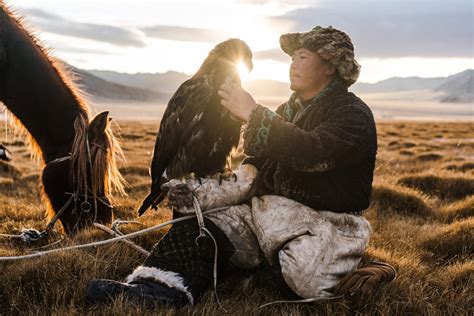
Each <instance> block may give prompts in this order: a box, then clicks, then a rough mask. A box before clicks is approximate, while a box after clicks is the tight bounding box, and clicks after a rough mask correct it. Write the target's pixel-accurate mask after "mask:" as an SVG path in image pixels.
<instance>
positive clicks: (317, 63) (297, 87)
mask: <svg viewBox="0 0 474 316" xmlns="http://www.w3.org/2000/svg"><path fill="white" fill-rule="evenodd" d="M291 60H292V61H291V67H290V83H291V86H290V88H291V90H293V91H295V92H298V93H300V94H305V93H309V92H310V91H313V90H316V89H318V88H320V87H324V86H325V85H326V84H327V83H329V82H330V80H331V78H332V75H333V74H334V67H333V66H331V65H330V64H329V63H328V62H326V61H325V60H324V59H322V58H321V56H319V54H318V53H315V52H312V51H310V50H308V49H306V48H300V49H297V50H295V52H294V53H293V55H292V56H291Z"/></svg>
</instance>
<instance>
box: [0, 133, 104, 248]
mask: <svg viewBox="0 0 474 316" xmlns="http://www.w3.org/2000/svg"><path fill="white" fill-rule="evenodd" d="M85 138H86V153H87V167H88V169H89V170H88V171H89V173H90V175H91V177H92V171H93V166H92V156H91V151H90V144H89V137H88V134H87V133H86V135H85ZM93 145H95V146H97V147H98V148H99V149H102V150H106V149H105V148H104V147H103V146H100V145H98V144H96V143H93ZM70 159H71V156H70V155H69V156H64V157H60V158H56V159H54V160H51V161H50V162H48V163H47V164H50V163H60V162H63V161H66V160H70ZM85 182H86V183H85V188H84V194H80V193H79V189H77V190H74V191H75V192H74V193H70V192H65V193H66V194H68V195H70V197H69V199H68V200H67V201H66V203H65V204H64V205H63V206H62V207H61V209H60V210H59V211H57V212H56V214H55V215H54V217H53V218H52V219H51V221H50V222H49V223H48V225H46V228H45V230H43V231H39V230H37V229H34V228H23V229H22V230H21V233H20V234H18V235H15V234H0V237H5V238H10V239H21V240H22V241H24V242H26V243H33V242H37V241H39V240H41V239H43V238H45V237H46V236H48V234H49V233H50V231H51V230H52V229H53V227H54V225H55V224H56V222H57V221H58V220H59V217H60V216H61V215H62V214H63V213H64V211H65V210H66V209H67V208H68V206H69V205H70V204H71V203H72V202H73V201H74V203H77V201H78V200H79V197H84V202H82V203H81V204H80V208H81V213H80V216H81V215H82V214H83V213H89V212H90V211H91V209H92V205H91V203H90V202H89V201H88V199H89V197H88V191H89V188H88V186H87V177H86V181H85ZM94 189H95V188H92V190H91V194H92V197H93V200H94V202H93V203H94V222H95V221H96V219H97V201H99V202H101V203H102V204H104V205H105V206H107V207H109V208H113V206H112V205H110V204H109V203H108V202H107V201H106V200H105V199H104V198H105V196H104V197H100V196H96V195H95V191H94ZM80 216H79V219H80ZM79 219H78V221H77V223H76V226H75V227H77V225H78V223H79ZM74 229H75V228H74Z"/></svg>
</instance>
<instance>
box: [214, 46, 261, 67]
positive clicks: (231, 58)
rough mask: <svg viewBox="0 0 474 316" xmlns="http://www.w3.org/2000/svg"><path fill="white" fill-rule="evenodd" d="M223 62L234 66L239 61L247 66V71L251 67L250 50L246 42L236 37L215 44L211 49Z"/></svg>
mask: <svg viewBox="0 0 474 316" xmlns="http://www.w3.org/2000/svg"><path fill="white" fill-rule="evenodd" d="M213 51H215V53H216V54H217V55H218V56H217V57H218V58H220V59H221V61H222V62H224V63H230V65H231V66H232V67H236V66H237V65H238V64H239V63H242V64H244V65H245V67H247V70H248V71H251V70H252V68H253V64H252V51H251V50H250V48H249V46H248V45H247V43H245V42H244V41H242V40H240V39H238V38H231V39H228V40H226V41H224V42H222V43H219V44H217V45H216V47H215V48H214V49H213Z"/></svg>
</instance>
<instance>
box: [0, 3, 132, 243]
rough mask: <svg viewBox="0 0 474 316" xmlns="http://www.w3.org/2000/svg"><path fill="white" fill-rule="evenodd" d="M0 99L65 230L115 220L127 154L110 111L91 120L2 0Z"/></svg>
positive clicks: (60, 73)
mask: <svg viewBox="0 0 474 316" xmlns="http://www.w3.org/2000/svg"><path fill="white" fill-rule="evenodd" d="M0 101H1V102H3V103H4V104H5V105H6V107H7V108H8V110H9V112H11V113H12V114H13V115H14V118H15V119H14V120H13V121H14V123H15V125H17V126H19V127H20V128H22V129H23V130H24V131H25V135H26V136H27V138H28V139H29V141H30V144H31V145H32V148H33V152H34V153H35V154H36V155H37V157H38V158H39V159H40V160H41V162H42V163H43V172H42V177H41V180H42V184H43V190H42V196H43V197H44V199H43V200H44V201H45V202H46V204H47V208H48V216H49V217H50V218H52V217H54V216H55V215H58V216H59V220H60V221H61V223H62V225H63V227H64V229H65V231H66V233H67V234H72V233H74V232H75V231H77V230H78V229H81V228H83V227H85V226H87V225H90V223H92V222H93V221H98V222H102V223H107V222H110V221H111V219H112V206H111V202H110V200H109V195H110V193H111V190H112V189H115V190H116V191H118V192H121V193H123V185H122V184H123V178H122V177H121V175H120V173H119V172H118V169H117V166H116V158H117V156H121V155H122V151H121V149H120V146H119V145H118V143H117V141H116V139H115V137H114V135H113V134H112V130H111V128H110V124H109V118H108V112H102V113H100V114H98V115H97V116H96V117H95V118H94V119H92V120H91V121H89V117H90V114H89V108H88V106H87V104H86V103H85V101H84V99H83V98H82V97H81V95H80V93H79V92H78V90H77V89H76V87H75V86H74V84H73V82H72V81H71V80H70V78H69V76H68V75H67V74H66V72H65V71H64V70H62V69H61V66H60V63H59V62H57V61H56V60H54V58H52V57H51V56H50V55H49V54H48V52H47V51H46V50H45V49H44V48H43V47H42V46H41V45H40V44H39V42H38V40H37V39H36V38H35V37H34V36H32V35H31V32H29V31H28V30H27V28H26V27H25V26H24V25H23V23H22V22H21V19H19V18H17V17H15V15H14V14H13V13H12V12H11V11H9V9H8V8H7V7H6V5H5V4H4V3H3V1H2V0H0Z"/></svg>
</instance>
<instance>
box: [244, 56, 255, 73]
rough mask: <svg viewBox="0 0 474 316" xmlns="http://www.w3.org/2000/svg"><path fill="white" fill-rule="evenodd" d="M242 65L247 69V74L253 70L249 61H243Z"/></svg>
mask: <svg viewBox="0 0 474 316" xmlns="http://www.w3.org/2000/svg"><path fill="white" fill-rule="evenodd" d="M244 65H245V67H246V68H247V70H248V72H251V71H252V69H253V63H252V60H251V59H247V60H244Z"/></svg>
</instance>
